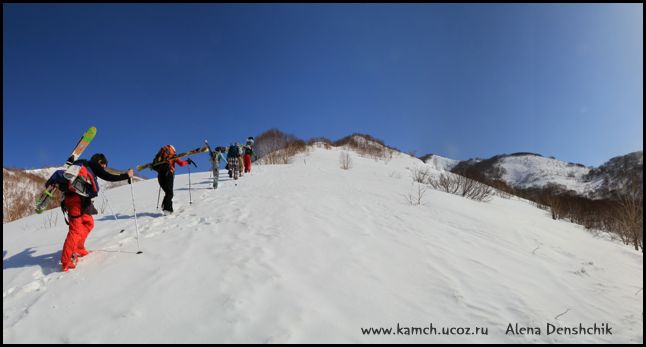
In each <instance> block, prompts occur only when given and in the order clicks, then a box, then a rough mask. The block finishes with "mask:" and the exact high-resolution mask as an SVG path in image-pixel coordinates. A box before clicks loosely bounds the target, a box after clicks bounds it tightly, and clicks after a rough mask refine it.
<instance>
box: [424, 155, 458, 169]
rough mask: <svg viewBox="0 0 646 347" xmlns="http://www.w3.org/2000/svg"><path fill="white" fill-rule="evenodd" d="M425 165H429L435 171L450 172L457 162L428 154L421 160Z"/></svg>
mask: <svg viewBox="0 0 646 347" xmlns="http://www.w3.org/2000/svg"><path fill="white" fill-rule="evenodd" d="M422 160H423V161H424V162H425V163H426V164H429V165H431V166H432V167H433V168H435V169H436V170H444V171H451V170H452V169H453V168H454V167H455V166H456V165H458V163H459V162H460V161H459V160H455V159H449V158H446V157H443V156H440V155H437V154H430V155H427V156H424V157H423V159H422Z"/></svg>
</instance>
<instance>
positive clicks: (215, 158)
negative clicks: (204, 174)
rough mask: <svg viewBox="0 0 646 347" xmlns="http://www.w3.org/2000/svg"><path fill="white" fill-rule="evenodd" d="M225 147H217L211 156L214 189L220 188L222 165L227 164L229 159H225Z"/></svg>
mask: <svg viewBox="0 0 646 347" xmlns="http://www.w3.org/2000/svg"><path fill="white" fill-rule="evenodd" d="M222 153H224V147H217V148H215V151H213V154H212V155H210V157H211V158H210V160H211V169H212V170H213V189H217V188H218V178H219V176H220V163H221V162H225V163H226V162H227V159H226V158H225V157H224V154H222Z"/></svg>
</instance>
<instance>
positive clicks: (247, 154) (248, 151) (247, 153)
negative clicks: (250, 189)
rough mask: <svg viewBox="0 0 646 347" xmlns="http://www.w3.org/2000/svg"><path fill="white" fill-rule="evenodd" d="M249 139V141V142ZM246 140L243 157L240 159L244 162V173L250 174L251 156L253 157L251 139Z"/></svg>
mask: <svg viewBox="0 0 646 347" xmlns="http://www.w3.org/2000/svg"><path fill="white" fill-rule="evenodd" d="M249 139H251V140H249ZM249 139H247V143H246V144H245V146H244V156H243V157H242V159H243V162H244V172H251V156H252V155H253V147H252V146H253V137H250V138H249Z"/></svg>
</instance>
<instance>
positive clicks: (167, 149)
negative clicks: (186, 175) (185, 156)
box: [152, 145, 189, 214]
mask: <svg viewBox="0 0 646 347" xmlns="http://www.w3.org/2000/svg"><path fill="white" fill-rule="evenodd" d="M174 156H175V147H173V145H166V146H164V147H162V148H161V149H160V150H159V152H157V155H156V156H155V160H153V163H154V164H155V165H154V166H153V167H152V168H153V170H155V171H157V182H159V186H160V187H161V189H162V190H163V191H164V200H162V212H163V213H164V214H171V213H173V182H174V181H175V164H177V165H179V166H182V167H183V166H186V165H188V164H189V163H188V162H187V161H184V160H182V159H180V158H173V157H174ZM158 163H159V164H158Z"/></svg>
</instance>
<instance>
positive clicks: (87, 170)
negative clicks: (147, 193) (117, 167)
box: [45, 153, 134, 272]
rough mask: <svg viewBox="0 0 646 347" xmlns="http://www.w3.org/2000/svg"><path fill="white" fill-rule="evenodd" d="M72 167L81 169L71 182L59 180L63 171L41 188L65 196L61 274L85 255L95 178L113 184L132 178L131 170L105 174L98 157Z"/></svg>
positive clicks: (101, 157) (103, 158) (105, 161)
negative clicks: (54, 189) (65, 228)
mask: <svg viewBox="0 0 646 347" xmlns="http://www.w3.org/2000/svg"><path fill="white" fill-rule="evenodd" d="M73 165H80V166H81V168H80V170H79V172H78V176H77V177H76V178H75V179H73V181H72V182H69V181H67V180H66V179H65V178H63V177H64V176H63V173H64V172H65V171H64V170H58V171H57V172H55V173H54V174H53V175H52V177H50V179H49V180H48V181H47V183H46V184H45V186H46V187H49V186H50V185H52V184H58V186H59V187H60V188H61V191H62V192H64V194H65V195H64V200H63V202H62V203H61V208H63V211H67V215H68V217H69V223H68V224H69V231H68V232H67V237H66V238H65V243H64V244H63V252H62V254H61V267H62V271H64V272H67V271H68V270H69V269H73V268H75V267H76V262H77V260H78V258H80V257H84V256H86V255H87V254H88V251H87V250H86V249H85V240H86V239H87V237H88V235H89V234H90V232H91V231H92V229H93V228H94V218H93V217H92V215H93V214H97V210H96V208H94V205H93V204H92V198H93V197H96V196H97V194H98V192H99V182H98V181H97V179H96V178H97V177H99V178H101V179H103V180H106V181H108V182H117V181H123V180H127V179H130V178H132V177H133V175H134V171H133V170H132V169H128V171H127V172H126V173H122V174H119V175H114V174H111V173H109V172H108V171H106V170H105V168H106V167H107V166H108V159H107V158H106V156H105V155H104V154H102V153H96V154H94V155H93V156H92V157H91V158H90V160H89V161H88V160H83V159H80V160H77V161H75V162H74V164H73ZM61 178H62V179H61ZM66 222H67V221H66Z"/></svg>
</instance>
